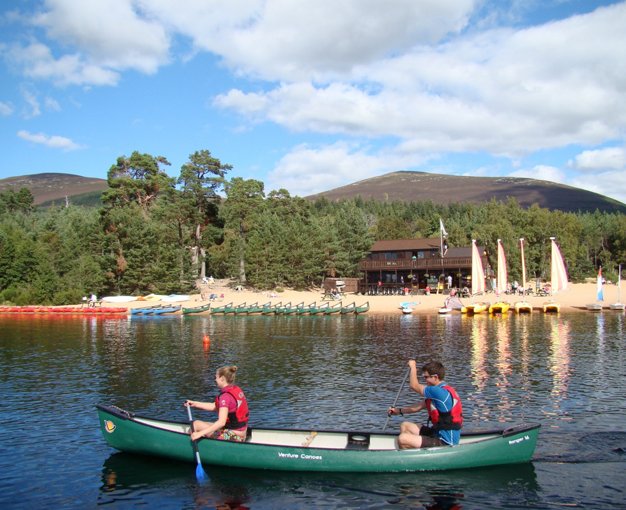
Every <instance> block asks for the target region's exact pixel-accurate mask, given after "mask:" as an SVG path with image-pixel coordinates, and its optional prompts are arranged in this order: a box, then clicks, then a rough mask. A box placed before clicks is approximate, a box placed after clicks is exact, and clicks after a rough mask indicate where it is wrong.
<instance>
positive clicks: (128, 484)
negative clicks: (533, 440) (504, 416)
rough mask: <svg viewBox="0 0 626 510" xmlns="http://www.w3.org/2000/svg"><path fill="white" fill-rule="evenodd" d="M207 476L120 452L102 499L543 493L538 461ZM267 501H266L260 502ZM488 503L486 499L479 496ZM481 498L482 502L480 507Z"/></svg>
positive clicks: (220, 500) (294, 501)
mask: <svg viewBox="0 0 626 510" xmlns="http://www.w3.org/2000/svg"><path fill="white" fill-rule="evenodd" d="M206 470H207V474H208V478H209V480H208V482H207V483H206V485H204V486H199V485H197V484H196V483H195V479H194V468H193V465H191V464H185V463H177V462H172V461H163V460H161V459H151V458H146V457H141V456H137V455H129V454H124V453H115V454H113V455H111V456H109V457H108V458H107V459H106V460H105V462H104V464H103V466H102V481H101V487H100V495H99V497H98V503H99V504H100V505H105V504H118V505H119V504H120V503H123V502H128V501H132V502H133V504H134V505H141V504H142V503H143V504H145V502H146V501H150V500H151V499H152V498H153V497H154V494H155V493H159V492H162V491H172V490H173V488H177V489H176V490H177V491H178V492H179V493H178V494H176V496H177V497H178V498H182V499H183V501H184V500H187V501H189V504H182V505H181V506H192V507H194V508H228V509H235V508H242V509H243V508H247V507H248V506H249V507H251V508H314V507H316V506H318V504H319V503H320V502H321V501H320V499H319V498H320V495H321V494H323V504H322V506H324V507H329V508H330V507H333V505H336V506H335V507H341V508H372V509H374V508H382V507H386V506H390V505H393V506H397V505H399V507H401V508H404V507H408V508H429V509H433V510H434V509H453V508H462V507H463V506H464V505H468V507H470V508H478V507H480V505H484V504H485V503H486V502H487V501H489V506H494V505H495V506H501V505H499V504H497V502H498V501H501V502H503V503H504V502H506V503H507V504H513V505H514V504H515V502H516V501H517V502H522V501H532V500H534V499H537V491H538V490H539V484H538V481H537V475H536V473H535V468H534V467H533V465H532V464H522V465H518V466H504V467H498V468H484V469H474V470H470V471H462V472H457V473H455V476H450V474H449V473H412V474H407V473H395V474H351V473H290V472H268V471H260V470H229V469H224V468H213V467H211V466H206ZM258 501H263V502H264V504H261V505H259V504H255V502H258ZM481 501H482V502H481ZM477 504H479V506H476V505H477Z"/></svg>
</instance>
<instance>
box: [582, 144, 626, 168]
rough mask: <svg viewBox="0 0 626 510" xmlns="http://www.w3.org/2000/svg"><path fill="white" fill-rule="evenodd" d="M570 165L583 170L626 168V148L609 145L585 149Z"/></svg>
mask: <svg viewBox="0 0 626 510" xmlns="http://www.w3.org/2000/svg"><path fill="white" fill-rule="evenodd" d="M570 165H571V166H572V167H573V168H576V169H577V170H582V171H596V170H623V169H624V168H626V150H624V148H623V147H607V148H604V149H598V150H590V151H584V152H581V153H580V154H578V155H577V156H576V157H575V158H574V160H573V161H571V162H570Z"/></svg>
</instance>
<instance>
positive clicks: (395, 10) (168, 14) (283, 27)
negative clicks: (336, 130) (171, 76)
mask: <svg viewBox="0 0 626 510" xmlns="http://www.w3.org/2000/svg"><path fill="white" fill-rule="evenodd" d="M477 3H479V2H478V1H477V0H439V1H437V2H415V1H414V0H394V2H393V7H392V8H390V6H389V5H388V4H386V3H384V2H380V1H379V0H342V1H341V2H336V1H334V0H299V1H298V2H293V1H292V0H271V1H267V0H234V1H231V2H228V3H223V2H209V1H206V0H196V1H189V2H185V4H184V5H185V8H184V9H181V8H180V4H179V3H178V2H177V1H176V0H145V1H143V2H142V7H143V9H144V10H145V11H146V12H149V13H150V14H151V15H152V16H153V17H156V18H158V19H160V20H164V22H167V23H168V24H169V25H170V26H171V27H173V29H174V30H176V31H177V32H179V33H181V34H184V35H186V36H188V37H190V38H191V39H192V40H193V43H194V45H195V46H196V47H197V48H199V49H202V50H205V51H210V52H212V53H215V54H218V55H220V56H221V57H222V58H223V59H224V61H225V63H226V64H227V65H228V66H229V67H231V68H233V69H235V70H237V72H241V73H246V74H250V75H253V76H257V77H261V78H264V79H269V80H285V81H301V80H310V79H325V77H326V76H329V75H334V74H337V73H346V72H349V71H350V70H351V69H353V68H354V67H355V66H357V65H362V64H367V63H370V62H373V61H375V60H378V59H380V58H383V57H384V56H386V55H389V54H392V53H396V52H403V51H405V50H407V49H409V48H411V47H413V46H414V45H416V44H425V43H433V42H436V41H439V40H441V39H442V38H444V37H445V36H447V35H448V34H450V33H458V32H459V31H461V30H462V29H463V28H464V27H465V26H466V24H467V22H468V19H469V16H470V15H471V13H472V11H473V9H474V7H475V5H476V4H477Z"/></svg>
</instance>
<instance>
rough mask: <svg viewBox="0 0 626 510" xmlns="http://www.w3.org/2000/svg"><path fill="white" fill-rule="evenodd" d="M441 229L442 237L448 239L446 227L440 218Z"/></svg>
mask: <svg viewBox="0 0 626 510" xmlns="http://www.w3.org/2000/svg"><path fill="white" fill-rule="evenodd" d="M439 228H440V229H441V237H444V238H446V237H448V233H447V232H446V227H444V226H443V220H442V219H441V218H439Z"/></svg>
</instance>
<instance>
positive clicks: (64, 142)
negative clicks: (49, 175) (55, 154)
mask: <svg viewBox="0 0 626 510" xmlns="http://www.w3.org/2000/svg"><path fill="white" fill-rule="evenodd" d="M17 136H18V137H20V138H21V139H22V140H26V141H27V142H32V143H36V144H38V145H44V146H46V147H50V148H52V149H61V150H64V151H73V150H76V149H80V148H81V146H80V145H79V144H77V143H76V142H73V141H72V140H71V139H69V138H66V137H64V136H57V135H52V136H50V135H46V134H44V133H30V132H28V131H24V130H20V131H18V132H17Z"/></svg>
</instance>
